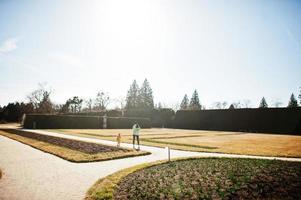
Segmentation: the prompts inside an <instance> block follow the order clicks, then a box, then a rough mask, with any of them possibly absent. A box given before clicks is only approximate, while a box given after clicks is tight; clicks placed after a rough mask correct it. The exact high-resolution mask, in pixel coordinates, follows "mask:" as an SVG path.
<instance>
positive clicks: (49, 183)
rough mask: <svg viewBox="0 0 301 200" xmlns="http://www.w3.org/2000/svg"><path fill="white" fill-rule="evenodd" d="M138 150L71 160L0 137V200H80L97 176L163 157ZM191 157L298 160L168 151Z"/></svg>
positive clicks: (155, 149)
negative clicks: (102, 158)
mask: <svg viewBox="0 0 301 200" xmlns="http://www.w3.org/2000/svg"><path fill="white" fill-rule="evenodd" d="M23 130H24V131H32V132H36V133H39V134H45V135H52V136H56V137H63V138H69V139H76V140H81V141H87V142H95V143H101V144H108V145H115V144H116V143H115V142H112V141H107V140H100V139H94V138H85V137H79V136H72V135H65V134H61V133H55V132H49V131H44V130H26V129H23ZM121 146H122V147H128V148H131V147H132V145H131V144H122V145H121ZM141 150H145V151H149V152H151V153H152V154H151V155H147V156H139V157H131V158H124V159H118V160H110V161H103V162H92V163H72V162H69V161H66V160H63V159H61V158H59V157H57V156H54V155H51V154H47V153H43V152H42V151H39V150H37V149H34V148H32V147H30V146H28V145H24V144H22V143H19V142H17V141H15V140H12V139H9V138H6V137H4V136H0V167H1V169H2V170H3V171H4V176H3V177H2V179H1V180H0V199H1V200H7V199H10V200H11V199H20V200H23V199H32V200H35V199H39V200H44V199H47V200H48V199H49V200H52V199H53V200H54V199H55V200H60V199H62V200H63V199H64V200H65V199H66V200H69V199H70V200H73V199H74V200H78V199H83V198H84V196H85V193H86V191H87V189H88V188H89V187H90V186H92V185H93V184H94V183H95V181H97V180H98V179H99V178H102V177H105V176H107V175H109V174H112V173H114V172H116V171H118V170H121V169H124V168H127V167H131V166H134V165H137V164H141V163H145V162H153V161H157V160H164V159H167V152H166V150H165V149H164V148H158V147H150V146H141ZM191 156H192V157H194V156H201V157H202V156H203V157H235V158H260V159H279V160H287V161H301V159H300V158H276V157H262V156H247V155H235V154H220V153H199V152H188V151H179V150H171V157H172V158H178V157H191Z"/></svg>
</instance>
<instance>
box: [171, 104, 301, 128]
mask: <svg viewBox="0 0 301 200" xmlns="http://www.w3.org/2000/svg"><path fill="white" fill-rule="evenodd" d="M172 127H173V128H182V129H196V130H221V131H244V132H262V133H285V134H301V108H300V107H298V108H264V109H258V108H257V109H255V108H248V109H247V108H246V109H225V110H199V111H191V110H180V111H177V113H176V116H175V120H174V122H173V126H172Z"/></svg>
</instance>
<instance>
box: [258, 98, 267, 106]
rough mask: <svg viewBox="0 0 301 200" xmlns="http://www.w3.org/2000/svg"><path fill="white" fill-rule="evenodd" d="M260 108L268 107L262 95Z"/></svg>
mask: <svg viewBox="0 0 301 200" xmlns="http://www.w3.org/2000/svg"><path fill="white" fill-rule="evenodd" d="M259 108H268V104H267V102H266V100H265V98H264V97H262V99H261V101H260V104H259Z"/></svg>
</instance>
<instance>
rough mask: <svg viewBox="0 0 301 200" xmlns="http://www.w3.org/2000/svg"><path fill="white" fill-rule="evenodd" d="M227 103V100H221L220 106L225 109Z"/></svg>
mask: <svg viewBox="0 0 301 200" xmlns="http://www.w3.org/2000/svg"><path fill="white" fill-rule="evenodd" d="M227 105H228V103H227V101H223V103H222V108H223V109H226V108H227Z"/></svg>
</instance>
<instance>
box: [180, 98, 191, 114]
mask: <svg viewBox="0 0 301 200" xmlns="http://www.w3.org/2000/svg"><path fill="white" fill-rule="evenodd" d="M188 106H189V99H188V96H187V94H185V95H184V97H183V100H182V102H181V105H180V109H181V110H187V109H188Z"/></svg>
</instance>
